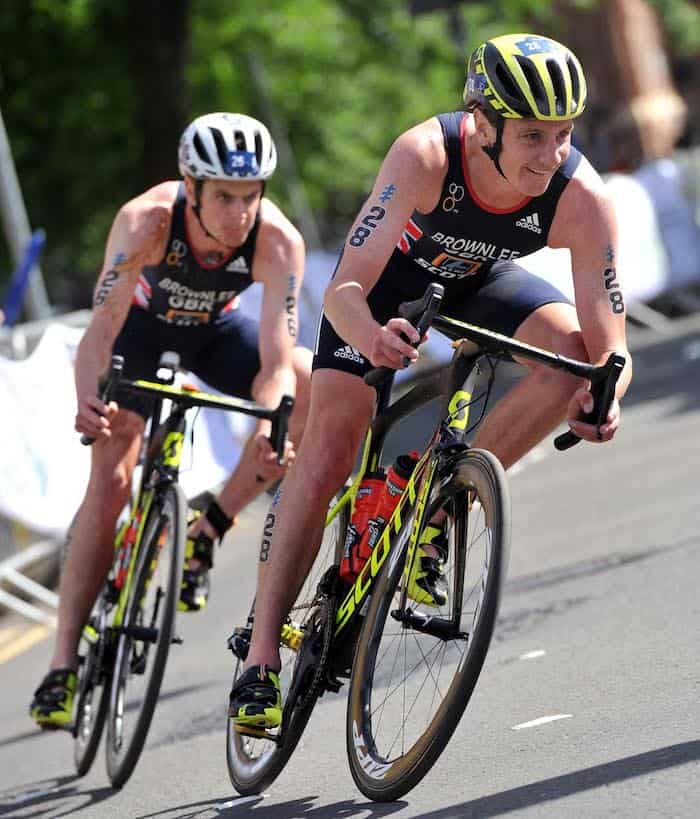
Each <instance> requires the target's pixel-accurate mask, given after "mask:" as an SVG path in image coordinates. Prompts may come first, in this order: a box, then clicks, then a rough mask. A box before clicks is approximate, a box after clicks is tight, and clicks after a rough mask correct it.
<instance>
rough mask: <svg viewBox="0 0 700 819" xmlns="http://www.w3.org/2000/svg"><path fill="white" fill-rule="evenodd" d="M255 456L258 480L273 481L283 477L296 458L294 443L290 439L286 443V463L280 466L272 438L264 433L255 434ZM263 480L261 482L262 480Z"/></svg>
mask: <svg viewBox="0 0 700 819" xmlns="http://www.w3.org/2000/svg"><path fill="white" fill-rule="evenodd" d="M253 456H254V458H255V474H256V477H257V478H258V480H260V479H261V478H262V481H264V482H267V481H272V480H275V479H276V478H281V477H282V476H283V475H284V473H285V472H286V471H287V467H288V466H289V465H290V464H291V463H292V461H293V460H294V459H295V458H296V452H295V450H294V445H293V444H292V442H291V441H290V440H287V441H285V444H284V463H283V464H282V465H281V466H280V465H279V464H278V463H277V452H276V451H275V450H274V449H273V448H272V444H271V443H270V439H269V438H268V437H267V436H266V435H263V434H262V433H261V434H259V435H256V436H255V440H254V441H253ZM262 481H261V482H262Z"/></svg>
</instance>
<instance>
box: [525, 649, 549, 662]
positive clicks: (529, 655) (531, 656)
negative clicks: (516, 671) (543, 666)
mask: <svg viewBox="0 0 700 819" xmlns="http://www.w3.org/2000/svg"><path fill="white" fill-rule="evenodd" d="M546 653H547V652H546V651H544V649H541V648H538V649H535V650H534V651H526V652H525V654H521V655H520V657H518V659H519V660H535V659H537V657H544V655H545V654H546Z"/></svg>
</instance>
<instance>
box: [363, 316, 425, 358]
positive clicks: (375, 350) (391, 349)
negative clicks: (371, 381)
mask: <svg viewBox="0 0 700 819" xmlns="http://www.w3.org/2000/svg"><path fill="white" fill-rule="evenodd" d="M407 339H408V340H407ZM420 340H421V339H420V337H419V335H418V331H417V330H416V328H415V327H414V326H413V325H412V324H411V323H410V322H409V321H407V320H406V319H404V318H392V319H389V321H387V323H386V324H385V325H384V326H383V327H380V328H379V330H378V331H377V332H376V334H375V336H374V338H373V340H372V347H371V350H370V355H369V360H370V361H371V363H372V364H373V365H374V366H375V367H391V368H392V369H394V370H401V369H403V367H404V358H408V360H409V362H411V363H412V362H414V361H417V359H418V350H416V349H415V347H412V346H411V344H417V343H418V342H419V341H420Z"/></svg>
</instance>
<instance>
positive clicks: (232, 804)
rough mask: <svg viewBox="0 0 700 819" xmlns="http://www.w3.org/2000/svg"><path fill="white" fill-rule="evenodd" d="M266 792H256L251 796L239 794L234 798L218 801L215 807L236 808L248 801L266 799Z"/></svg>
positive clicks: (219, 808)
mask: <svg viewBox="0 0 700 819" xmlns="http://www.w3.org/2000/svg"><path fill="white" fill-rule="evenodd" d="M267 796H268V794H266V793H258V794H254V795H253V796H239V797H237V798H236V799H231V800H229V801H228V802H220V803H219V804H218V805H217V806H216V809H217V810H218V811H222V810H229V808H237V807H239V805H246V804H248V803H249V802H256V801H257V800H258V799H266V798H267Z"/></svg>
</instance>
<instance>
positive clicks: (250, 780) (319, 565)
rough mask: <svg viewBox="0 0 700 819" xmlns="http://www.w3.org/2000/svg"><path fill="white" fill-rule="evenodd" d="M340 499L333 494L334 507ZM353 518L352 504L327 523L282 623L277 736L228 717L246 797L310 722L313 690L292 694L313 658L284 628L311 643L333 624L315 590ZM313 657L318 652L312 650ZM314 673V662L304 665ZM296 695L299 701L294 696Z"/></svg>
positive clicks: (234, 768)
mask: <svg viewBox="0 0 700 819" xmlns="http://www.w3.org/2000/svg"><path fill="white" fill-rule="evenodd" d="M337 500H338V496H336V497H335V498H334V499H333V502H332V503H331V508H333V505H334V503H335V502H336V501H337ZM348 522H349V506H348V505H345V506H343V507H341V509H340V510H339V513H338V514H337V515H336V517H335V518H334V519H333V520H332V521H331V522H330V524H329V525H328V526H326V528H325V530H324V533H323V540H322V542H321V547H320V549H319V551H318V556H317V557H316V560H315V562H314V564H313V567H312V569H311V571H310V572H309V574H308V575H307V578H306V580H305V582H304V585H303V587H302V589H301V591H300V592H299V595H298V597H297V599H296V602H295V603H294V605H293V606H292V609H291V611H290V613H289V617H288V619H287V623H286V624H285V627H283V633H282V639H281V640H280V658H281V660H282V670H281V671H280V675H279V677H280V687H281V689H282V700H283V702H284V715H283V722H282V726H281V728H278V729H275V731H273V732H270V733H272V735H273V736H274V737H275V739H274V740H271V739H257V738H255V737H252V736H248V735H245V734H239V733H238V732H237V731H236V729H235V728H234V725H233V720H231V719H227V721H226V763H227V765H228V772H229V778H230V779H231V784H232V785H233V787H234V788H235V789H236V790H237V791H238V793H240V794H241V795H242V796H248V795H251V794H256V793H260V792H261V791H262V790H263V789H264V788H267V787H268V786H269V785H270V784H271V783H272V782H273V781H274V780H275V779H276V778H277V777H278V776H279V774H280V772H281V771H282V769H283V768H284V766H285V765H286V763H287V761H288V759H289V757H290V756H291V754H292V752H293V750H294V748H296V745H297V743H298V742H299V739H300V738H301V735H302V732H303V731H304V728H305V727H306V723H307V722H308V720H309V717H310V716H311V712H312V710H313V707H314V705H315V702H316V695H317V692H316V694H315V693H314V691H313V690H311V691H310V692H307V694H308V695H307V696H303V697H295V696H294V695H293V694H292V695H291V696H290V690H292V685H293V683H294V681H295V679H298V672H299V670H300V668H299V659H300V657H308V656H309V652H308V651H303V652H299V650H298V647H297V646H294V645H291V644H290V642H289V640H286V639H284V635H285V629H287V630H289V629H291V630H292V631H291V633H292V634H293V633H295V632H297V633H298V632H301V634H302V635H303V639H304V642H305V643H306V645H307V648H308V647H309V641H310V640H313V641H314V644H312V645H311V648H314V647H315V643H316V641H317V640H318V638H319V635H320V633H321V630H322V629H324V628H325V627H326V626H327V625H328V624H327V623H325V622H323V618H324V615H325V611H324V609H323V608H318V607H317V606H316V590H317V587H318V584H319V582H320V580H321V578H322V576H323V575H324V573H325V571H326V570H327V569H328V567H329V566H332V565H334V564H340V559H341V557H342V554H343V545H344V542H345V531H346V529H347V525H348ZM254 610H255V604H253V607H252V609H251V611H250V615H249V616H248V622H247V629H248V630H250V629H252V625H253V619H254ZM312 656H313V655H312ZM242 669H243V663H242V661H241V660H238V662H237V663H236V669H235V672H234V675H233V681H234V683H235V681H236V680H237V679H238V677H239V676H240V674H241V672H242ZM305 670H306V671H307V673H308V672H309V670H310V668H309V666H307V667H306V669H305ZM291 699H294V700H295V702H291V701H290V700H291Z"/></svg>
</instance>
